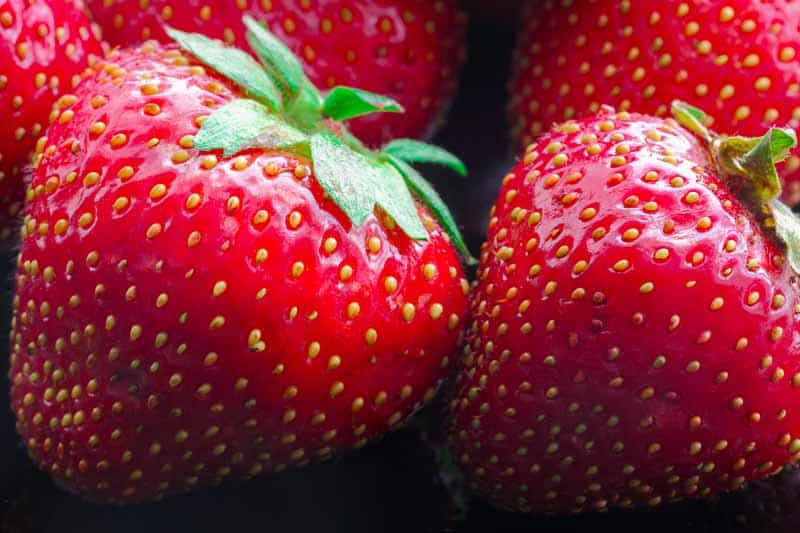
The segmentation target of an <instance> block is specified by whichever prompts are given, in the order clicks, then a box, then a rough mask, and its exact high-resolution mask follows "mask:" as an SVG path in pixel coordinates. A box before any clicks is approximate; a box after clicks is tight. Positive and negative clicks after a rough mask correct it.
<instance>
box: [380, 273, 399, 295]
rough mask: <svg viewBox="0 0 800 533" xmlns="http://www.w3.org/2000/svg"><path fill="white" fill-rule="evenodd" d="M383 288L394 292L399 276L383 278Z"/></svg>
mask: <svg viewBox="0 0 800 533" xmlns="http://www.w3.org/2000/svg"><path fill="white" fill-rule="evenodd" d="M383 288H384V289H385V290H386V292H390V293H391V292H394V291H396V290H397V278H395V277H394V276H386V278H384V280H383Z"/></svg>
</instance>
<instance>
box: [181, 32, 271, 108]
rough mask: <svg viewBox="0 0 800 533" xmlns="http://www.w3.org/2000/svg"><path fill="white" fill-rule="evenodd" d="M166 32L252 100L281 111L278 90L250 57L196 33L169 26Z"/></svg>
mask: <svg viewBox="0 0 800 533" xmlns="http://www.w3.org/2000/svg"><path fill="white" fill-rule="evenodd" d="M166 32H167V34H168V35H169V36H170V37H172V39H174V40H175V41H176V42H177V43H178V44H179V45H180V46H181V48H183V49H184V50H186V51H187V52H189V53H191V54H192V55H193V56H195V57H196V58H197V59H198V60H200V61H201V62H202V63H204V64H206V65H208V66H209V67H211V68H213V69H214V70H216V71H217V72H219V73H220V74H222V75H223V76H225V77H226V78H228V79H230V80H231V81H232V82H234V83H235V84H236V85H238V86H239V87H241V88H242V89H244V90H245V91H246V92H247V93H248V94H249V95H250V96H252V97H253V98H256V99H258V100H259V101H260V102H261V103H263V104H265V105H266V106H267V107H269V108H270V109H271V110H273V111H276V110H278V109H279V108H280V102H281V98H280V93H279V91H278V89H276V88H275V84H273V83H272V80H271V79H270V77H269V76H268V75H267V73H266V72H264V69H263V68H261V65H259V64H258V63H257V62H256V61H255V60H254V59H253V58H252V57H250V55H249V54H247V53H245V52H243V51H241V50H239V49H237V48H232V47H229V46H225V45H224V44H222V43H221V42H219V41H215V40H212V39H209V38H208V37H205V36H203V35H199V34H196V33H185V32H182V31H179V30H176V29H174V28H170V27H166Z"/></svg>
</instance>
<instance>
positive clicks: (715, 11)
mask: <svg viewBox="0 0 800 533" xmlns="http://www.w3.org/2000/svg"><path fill="white" fill-rule="evenodd" d="M533 5H534V4H533V3H531V6H530V8H529V9H528V12H527V15H526V16H525V22H524V30H523V32H522V34H521V36H520V38H519V42H518V46H517V51H516V53H515V56H516V59H515V64H516V66H515V74H514V76H513V80H512V82H511V86H510V92H511V94H512V95H513V96H512V98H511V101H510V111H511V117H512V118H511V120H512V124H513V130H514V136H515V137H516V138H517V140H518V141H519V142H520V143H521V144H522V145H526V144H528V143H529V142H531V140H532V139H533V138H534V137H535V136H536V135H538V134H539V133H541V132H544V131H546V130H547V128H548V127H549V126H550V125H551V124H552V123H554V122H560V121H562V120H566V119H571V118H574V117H581V116H585V115H586V114H587V113H593V112H596V111H597V109H598V108H599V106H600V105H601V104H609V105H612V106H615V107H616V108H617V109H620V110H628V109H632V110H635V111H637V112H640V113H648V114H652V115H657V116H665V115H667V114H668V113H669V104H670V102H671V101H672V100H673V99H676V98H677V99H680V100H684V101H686V102H688V103H690V104H692V105H695V106H697V107H700V108H702V109H704V110H705V111H707V112H708V113H709V115H711V116H713V126H714V129H715V130H717V131H719V132H721V133H728V134H744V135H758V134H760V133H762V132H763V131H766V128H767V127H769V126H771V125H772V124H779V125H783V124H790V125H791V126H792V127H797V126H798V125H800V90H799V89H798V87H800V85H798V84H800V69H798V67H797V61H796V57H795V56H796V55H797V54H798V52H800V5H798V3H797V2H793V1H792V0H775V1H771V2H754V1H752V0H732V1H726V2H715V1H713V0H692V1H688V2H687V1H684V0H665V1H663V2H631V1H630V0H596V1H586V0H576V1H574V2H555V1H546V2H543V3H542V4H541V5H540V4H536V7H533ZM781 173H782V175H783V177H784V178H785V180H786V181H787V183H788V185H787V189H786V190H787V195H786V199H787V200H788V201H789V202H790V203H797V202H798V201H800V152H799V151H797V150H795V151H794V152H793V155H792V156H791V157H789V158H788V159H787V161H786V164H785V165H784V166H783V168H782V169H781Z"/></svg>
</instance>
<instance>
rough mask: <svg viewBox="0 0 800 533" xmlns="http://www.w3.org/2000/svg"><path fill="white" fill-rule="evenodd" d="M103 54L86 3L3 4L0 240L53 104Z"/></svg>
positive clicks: (18, 205)
mask: <svg viewBox="0 0 800 533" xmlns="http://www.w3.org/2000/svg"><path fill="white" fill-rule="evenodd" d="M102 55H103V49H102V46H101V43H100V38H99V33H98V32H97V31H96V29H95V28H94V27H93V26H92V24H91V22H90V20H89V18H88V17H87V16H86V13H85V10H84V6H83V3H82V1H80V0H33V1H29V0H9V1H6V2H3V3H0V109H2V113H3V117H4V120H3V121H2V123H0V240H6V239H8V238H9V236H10V235H11V233H12V229H11V228H12V222H13V220H14V219H15V218H16V216H17V214H18V213H19V212H20V210H21V209H22V203H23V196H24V191H25V184H24V178H23V174H24V169H25V167H26V165H28V163H29V158H30V154H31V151H32V150H33V147H34V145H35V144H36V139H37V138H38V137H39V135H40V134H41V132H42V130H43V129H44V127H46V126H47V120H48V116H49V114H50V107H51V106H52V105H53V102H55V100H56V99H57V98H58V96H59V95H60V94H63V93H65V92H68V91H69V90H71V89H72V88H73V87H74V86H75V84H76V83H77V82H78V81H79V80H80V75H81V73H82V72H83V71H84V70H85V69H86V68H87V67H89V66H90V65H92V64H93V63H94V61H95V60H96V59H97V58H98V57H100V56H102Z"/></svg>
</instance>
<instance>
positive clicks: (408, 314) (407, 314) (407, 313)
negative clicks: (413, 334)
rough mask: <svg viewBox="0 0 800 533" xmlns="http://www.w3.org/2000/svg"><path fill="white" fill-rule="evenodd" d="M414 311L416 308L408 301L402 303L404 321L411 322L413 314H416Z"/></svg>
mask: <svg viewBox="0 0 800 533" xmlns="http://www.w3.org/2000/svg"><path fill="white" fill-rule="evenodd" d="M416 312H417V310H416V308H415V307H414V305H413V304H410V303H406V304H403V307H402V313H403V319H404V320H405V321H406V322H411V321H412V320H413V319H414V315H415V314H416Z"/></svg>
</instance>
